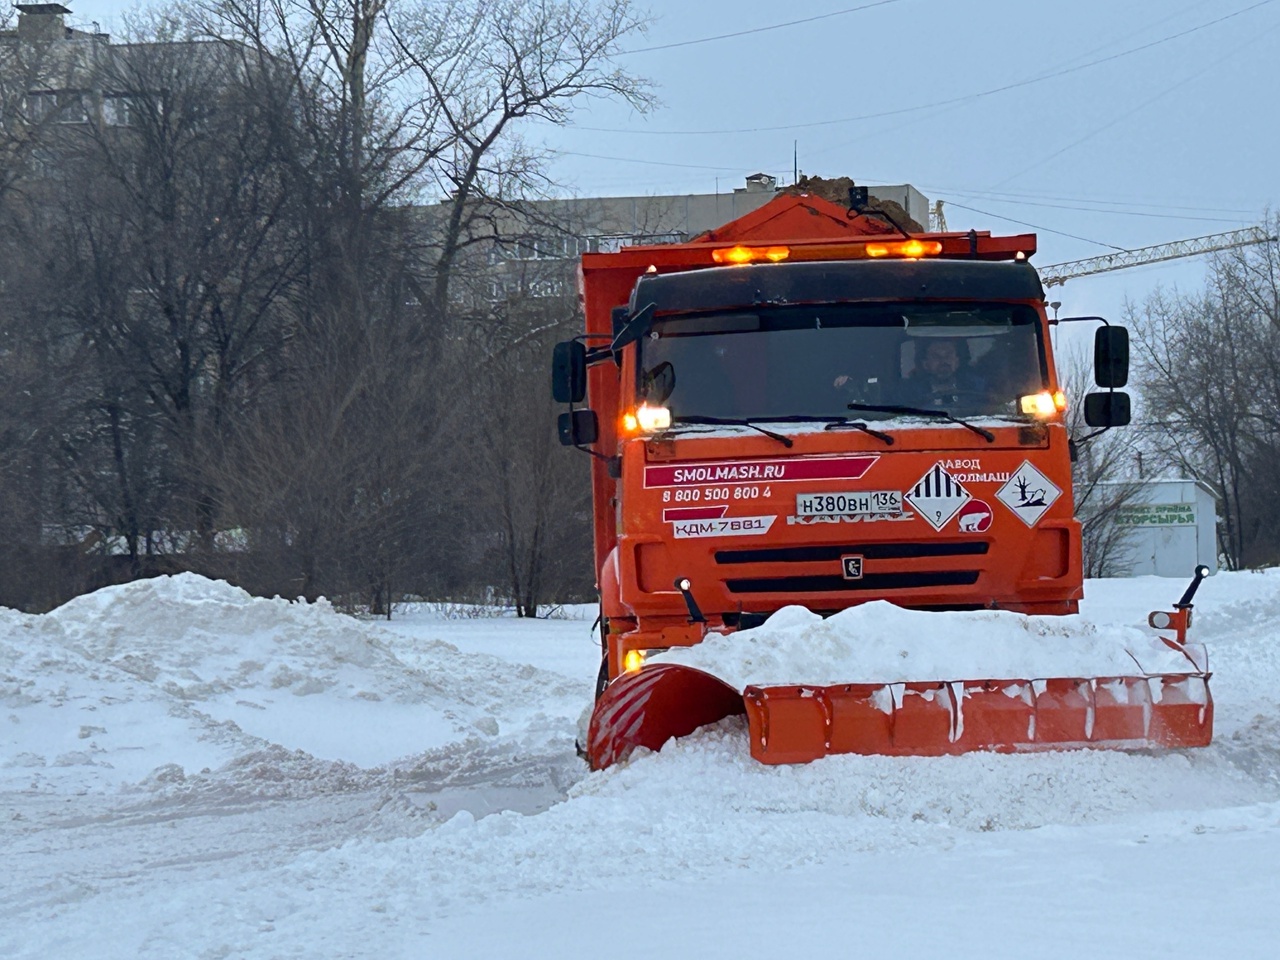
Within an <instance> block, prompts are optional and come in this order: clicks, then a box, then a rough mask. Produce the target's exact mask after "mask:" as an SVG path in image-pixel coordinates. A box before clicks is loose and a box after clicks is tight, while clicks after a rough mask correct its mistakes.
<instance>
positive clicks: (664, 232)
mask: <svg viewBox="0 0 1280 960" xmlns="http://www.w3.org/2000/svg"><path fill="white" fill-rule="evenodd" d="M782 189H787V188H785V187H779V186H778V183H777V181H776V179H775V178H774V177H771V176H769V175H768V174H764V173H756V174H752V175H751V176H748V177H747V178H746V182H745V185H744V186H741V187H737V188H735V189H733V190H732V191H729V192H727V193H702V194H677V195H663V196H647V197H646V196H634V197H573V198H565V199H556V200H538V201H526V202H522V203H519V204H515V205H512V207H511V208H510V210H508V211H506V212H505V214H504V215H501V216H499V217H497V218H495V223H496V226H495V227H494V234H495V236H496V237H497V239H495V240H494V241H493V242H491V243H489V244H486V245H484V246H483V249H484V251H485V265H484V269H483V270H482V271H481V273H480V275H481V276H482V277H483V280H482V282H481V284H480V289H479V290H477V291H476V292H477V293H478V294H479V296H480V297H482V298H484V299H489V300H502V299H506V298H507V297H510V296H514V295H525V296H535V297H538V296H558V295H562V294H566V293H571V292H572V289H573V288H572V284H573V270H572V265H573V262H574V261H575V260H576V259H577V258H578V256H580V255H581V254H583V253H609V252H613V251H615V250H617V249H619V248H620V247H623V246H628V245H636V244H655V243H683V242H685V241H688V240H690V239H692V238H693V237H696V236H698V235H699V234H702V233H705V232H707V231H708V230H714V229H715V228H716V227H719V226H721V225H723V224H725V223H728V222H729V221H731V220H736V219H737V218H738V217H741V216H744V215H746V214H748V213H750V212H751V211H753V210H755V209H757V208H758V207H761V206H763V205H764V204H765V203H767V202H768V201H770V200H772V199H773V198H774V196H776V195H777V193H778V191H779V190H782ZM869 190H870V194H871V197H872V198H873V199H875V200H880V201H892V202H894V203H896V204H898V206H899V207H901V208H902V210H903V211H905V212H906V214H907V216H908V217H910V218H911V219H912V220H914V221H915V222H916V223H917V224H927V223H928V222H929V201H928V199H927V198H926V197H925V196H924V195H923V194H922V193H921V192H920V191H919V190H917V189H916V188H915V187H913V186H911V185H910V184H901V185H898V186H880V187H871V188H869ZM447 205H448V202H447V201H446V202H445V203H443V204H440V205H438V207H437V209H440V208H447ZM428 216H429V215H428ZM459 295H460V296H464V295H465V294H463V293H462V291H461V290H460V291H459Z"/></svg>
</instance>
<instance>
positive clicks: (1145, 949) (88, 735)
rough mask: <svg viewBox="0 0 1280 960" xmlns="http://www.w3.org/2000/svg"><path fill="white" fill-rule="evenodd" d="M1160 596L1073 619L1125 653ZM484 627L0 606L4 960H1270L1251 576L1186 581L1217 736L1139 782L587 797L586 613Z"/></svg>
mask: <svg viewBox="0 0 1280 960" xmlns="http://www.w3.org/2000/svg"><path fill="white" fill-rule="evenodd" d="M1182 586H1183V584H1182V583H1180V582H1176V581H1168V580H1158V579H1155V578H1144V579H1138V580H1123V581H1096V582H1091V583H1090V584H1089V585H1088V588H1087V589H1088V597H1089V599H1088V600H1087V602H1086V605H1085V610H1084V615H1085V617H1086V619H1087V620H1089V621H1092V622H1093V623H1094V624H1104V625H1114V626H1120V627H1125V628H1133V630H1129V629H1126V631H1125V633H1126V635H1128V636H1131V637H1136V636H1138V634H1137V633H1135V632H1134V630H1136V629H1138V628H1141V625H1142V624H1143V623H1144V622H1145V617H1146V613H1147V611H1148V610H1150V609H1156V608H1164V607H1166V606H1167V605H1168V604H1169V603H1170V602H1171V601H1172V600H1173V599H1175V598H1176V596H1177V595H1178V593H1179V592H1180V591H1181V589H1182ZM482 612H483V611H466V610H459V609H453V610H448V611H440V610H433V609H429V608H424V609H421V610H415V611H411V612H409V613H407V614H406V615H405V616H403V617H401V618H399V619H397V620H394V621H392V622H391V623H371V622H363V621H356V620H353V619H350V618H347V617H344V616H341V615H339V614H337V613H335V612H334V611H333V610H331V609H330V608H329V607H328V606H327V605H324V604H317V605H314V606H305V605H298V604H290V603H285V602H283V601H264V600H255V599H251V598H249V597H248V596H247V595H245V594H243V593H241V592H240V591H238V590H235V589H233V588H231V587H228V586H227V585H226V584H221V583H213V582H210V581H206V580H202V579H200V578H198V577H194V576H179V577H174V578H165V579H160V580H152V581H146V582H142V583H135V584H130V585H127V586H124V587H118V588H113V589H110V590H104V591H101V592H99V593H97V594H94V595H92V596H88V597H83V598H80V599H78V600H76V601H73V602H72V603H69V604H67V605H66V606H64V607H62V608H60V609H59V610H56V611H54V612H53V613H51V614H48V615H45V616H40V617H31V616H25V615H23V614H19V613H15V612H13V611H7V610H0V857H2V858H3V860H4V863H5V865H6V869H5V870H4V873H3V879H0V956H3V957H6V958H7V957H14V958H18V957H40V958H51V957H53V958H64V957H65V958H74V957H85V958H89V957H92V958H104V957H121V958H124V957H155V958H172V957H194V958H214V957H218V958H221V957H253V958H259V957H261V958H266V957H323V958H326V960H328V958H337V957H369V958H379V960H383V958H400V957H405V958H410V957H412V958H418V957H440V958H455V957H457V958H463V957H485V958H496V957H520V958H553V957H554V958H560V957H588V956H590V957H594V956H610V957H622V958H631V957H686V956H688V957H693V956H699V957H706V956H724V955H729V954H730V952H731V951H732V952H733V953H734V954H739V953H752V952H755V951H759V950H762V949H763V950H768V951H772V952H773V953H774V954H775V955H780V956H793V955H804V954H805V953H807V952H809V951H820V952H821V953H822V954H834V955H837V956H855V955H864V954H866V955H878V956H898V955H902V956H908V955H913V954H920V953H923V952H928V953H931V954H932V953H938V954H941V955H945V956H948V957H983V958H988V957H992V956H1030V957H1064V958H1065V957H1072V958H1075V957H1078V956H1089V957H1095V958H1108V957H1125V958H1126V960H1128V958H1132V957H1142V956H1164V957H1197V958H1203V957H1215V956H1230V957H1233V958H1239V957H1263V956H1267V957H1269V956H1271V955H1273V954H1274V952H1275V949H1276V948H1275V944H1276V942H1277V940H1278V939H1280V919H1278V918H1280V908H1277V904H1280V866H1278V865H1280V572H1270V573H1241V574H1223V575H1219V576H1216V577H1214V578H1212V579H1210V580H1209V581H1207V582H1206V583H1205V584H1204V586H1203V587H1202V588H1201V592H1200V595H1199V596H1198V597H1197V605H1196V615H1197V620H1196V624H1195V630H1194V632H1195V635H1196V639H1197V640H1200V641H1203V642H1204V643H1205V644H1206V645H1207V646H1208V648H1209V653H1210V662H1211V666H1212V668H1213V670H1214V679H1213V690H1214V695H1215V700H1216V704H1217V736H1216V740H1215V743H1214V745H1213V746H1211V747H1209V748H1208V749H1205V750H1201V751H1186V752H1175V753H1170V754H1163V755H1142V754H1137V755H1129V754H1117V753H1107V752H1076V753H1063V754H1040V755H1028V756H996V755H986V754H970V755H967V756H962V757H952V758H937V759H888V758H883V757H850V756H843V757H831V758H828V759H826V760H823V761H819V762H817V763H813V764H809V765H805V766H797V767H765V766H762V765H758V764H755V763H753V762H752V761H751V760H750V758H749V756H748V754H747V749H746V744H745V742H744V738H743V734H742V730H741V728H740V727H739V726H738V725H737V722H736V721H727V722H726V723H725V724H723V725H722V726H721V727H720V728H717V729H713V730H708V731H703V732H701V733H699V734H698V735H695V736H694V737H691V738H689V739H687V740H685V741H683V742H680V743H677V744H672V745H669V746H668V747H667V748H666V749H665V750H663V751H662V752H661V753H659V754H647V755H642V756H638V757H636V758H634V759H633V760H632V761H631V762H629V763H627V764H624V765H621V766H619V767H616V768H613V769H611V770H608V771H605V772H603V773H595V774H589V773H588V772H587V771H586V769H585V768H584V767H583V766H582V765H581V764H580V762H579V761H578V760H577V758H576V757H575V755H574V750H573V738H574V734H575V726H576V722H577V719H578V715H579V714H580V712H581V710H582V708H583V705H584V704H585V703H586V702H587V701H588V699H589V697H590V695H591V690H592V686H593V681H594V677H595V669H596V665H597V662H598V649H597V647H596V645H595V642H594V639H593V634H592V630H591V618H592V617H593V616H594V611H593V610H588V609H585V608H582V609H577V610H572V611H570V612H569V615H568V616H566V617H565V618H564V619H551V620H542V621H536V622H529V621H525V622H521V621H518V620H515V619H513V618H494V617H484V616H467V614H468V613H472V614H475V613H482ZM859 616H860V617H861V618H862V620H859V617H854V616H851V617H849V620H850V622H851V623H852V622H855V621H856V622H861V623H864V625H869V626H874V622H873V621H874V620H875V619H876V617H879V616H881V614H880V613H877V612H876V611H870V612H868V613H864V614H861V615H859ZM794 626H795V629H796V630H798V631H799V632H801V633H802V632H803V630H805V629H810V630H812V629H813V627H814V625H812V624H808V625H806V624H803V623H799V622H797V624H796V625H794ZM990 626H991V625H990V624H987V625H986V627H985V628H986V629H989V628H990ZM975 629H983V627H982V625H981V624H979V627H977V628H975ZM935 655H936V651H933V652H931V653H929V656H935ZM793 679H794V678H793Z"/></svg>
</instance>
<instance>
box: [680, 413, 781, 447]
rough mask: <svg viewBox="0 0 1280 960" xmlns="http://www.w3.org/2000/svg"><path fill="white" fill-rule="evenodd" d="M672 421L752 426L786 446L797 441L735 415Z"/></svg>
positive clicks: (777, 418) (710, 424)
mask: <svg viewBox="0 0 1280 960" xmlns="http://www.w3.org/2000/svg"><path fill="white" fill-rule="evenodd" d="M759 419H761V420H768V421H770V422H776V421H777V420H779V419H781V420H784V421H785V420H786V419H787V418H785V417H780V418H779V417H760V418H759ZM671 422H672V423H702V424H707V425H709V426H726V427H750V428H751V429H752V430H758V431H760V432H761V433H763V434H764V435H765V436H766V437H770V438H772V439H774V440H777V441H778V442H779V443H780V444H782V445H783V446H784V447H794V446H795V441H793V440H792V439H791V438H790V437H784V436H783V435H782V434H780V433H774V432H773V431H772V430H766V429H765V428H764V427H762V426H760V425H759V424H757V423H752V422H751V421H750V420H738V419H734V418H733V417H672V418H671Z"/></svg>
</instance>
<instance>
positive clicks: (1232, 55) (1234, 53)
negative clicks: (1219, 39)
mask: <svg viewBox="0 0 1280 960" xmlns="http://www.w3.org/2000/svg"><path fill="white" fill-rule="evenodd" d="M1264 2H1267V3H1270V2H1271V0H1264ZM1277 27H1280V24H1276V25H1273V26H1271V27H1269V28H1268V29H1266V30H1263V31H1262V32H1261V33H1259V34H1257V35H1256V36H1255V37H1254V38H1253V39H1252V40H1249V41H1248V42H1246V43H1243V44H1241V45H1239V46H1236V47H1232V49H1231V50H1230V51H1228V52H1227V53H1226V54H1225V55H1224V56H1221V57H1219V58H1218V59H1217V60H1214V61H1212V62H1210V63H1209V64H1208V65H1207V66H1206V67H1205V68H1204V69H1203V70H1197V71H1196V72H1195V73H1193V74H1191V76H1189V77H1187V78H1186V79H1184V80H1180V81H1178V82H1177V83H1175V84H1174V85H1173V86H1171V87H1165V88H1164V89H1163V90H1161V91H1160V92H1159V93H1157V94H1156V95H1155V96H1153V97H1149V98H1147V99H1146V100H1143V101H1142V102H1141V103H1140V104H1138V105H1137V106H1136V107H1134V108H1133V109H1131V110H1126V111H1125V112H1124V113H1122V114H1120V115H1119V116H1118V117H1114V118H1112V119H1111V120H1108V121H1107V122H1106V123H1104V124H1103V125H1102V126H1100V127H1096V128H1095V129H1093V130H1091V131H1089V132H1088V133H1086V134H1085V135H1084V136H1083V137H1079V138H1078V139H1076V140H1072V141H1071V142H1070V143H1068V144H1067V145H1066V146H1065V147H1062V148H1060V149H1058V150H1055V151H1054V152H1053V153H1051V154H1049V155H1048V156H1044V157H1041V158H1040V159H1039V160H1037V161H1036V162H1035V163H1033V164H1031V165H1030V166H1027V167H1024V168H1023V169H1021V170H1019V171H1018V172H1017V173H1014V174H1010V175H1009V176H1007V177H1005V178H1004V179H1003V180H1001V181H1000V182H999V183H995V184H992V189H995V188H996V187H1002V186H1004V185H1005V184H1006V183H1008V182H1009V181H1011V180H1016V179H1017V178H1018V177H1020V176H1022V175H1023V174H1025V173H1030V172H1031V171H1032V170H1034V169H1036V167H1040V166H1043V165H1044V164H1046V163H1048V162H1049V161H1050V160H1053V159H1054V158H1055V157H1059V156H1061V155H1062V154H1064V153H1066V152H1067V151H1068V150H1072V149H1074V148H1075V147H1078V146H1080V144H1082V143H1084V142H1085V141H1086V140H1089V139H1092V138H1093V137H1096V136H1097V135H1098V134H1100V133H1102V131H1104V130H1109V129H1110V128H1111V127H1114V126H1115V125H1116V124H1117V123H1119V122H1120V121H1121V120H1127V119H1128V118H1129V117H1131V116H1133V115H1134V114H1135V113H1138V112H1139V111H1140V110H1145V109H1146V108H1147V107H1149V106H1151V104H1153V103H1155V102H1156V101H1157V100H1160V99H1161V98H1163V97H1167V96H1168V95H1169V94H1171V93H1173V92H1174V91H1175V90H1178V89H1180V88H1182V87H1185V86H1186V85H1187V84H1189V83H1191V81H1193V80H1198V79H1199V78H1200V77H1202V76H1204V75H1205V74H1206V73H1208V72H1209V71H1210V70H1212V69H1213V68H1214V67H1216V66H1218V65H1219V64H1221V63H1224V62H1225V61H1227V60H1232V59H1236V58H1238V57H1239V55H1240V51H1241V50H1244V49H1245V48H1247V47H1251V46H1253V45H1254V44H1255V43H1257V42H1258V41H1260V40H1262V39H1264V38H1266V37H1267V36H1268V35H1269V34H1272V33H1274V32H1275V31H1276V29H1277Z"/></svg>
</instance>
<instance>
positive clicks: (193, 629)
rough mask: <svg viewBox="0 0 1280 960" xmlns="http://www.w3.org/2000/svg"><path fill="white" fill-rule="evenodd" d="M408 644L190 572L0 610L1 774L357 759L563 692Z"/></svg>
mask: <svg viewBox="0 0 1280 960" xmlns="http://www.w3.org/2000/svg"><path fill="white" fill-rule="evenodd" d="M409 644H410V642H409V641H407V640H405V639H404V638H402V637H399V636H397V635H396V634H394V633H391V632H388V631H385V630H382V629H381V628H380V627H378V626H377V625H373V624H369V623H363V622H361V621H359V620H356V619H354V618H352V617H348V616H345V615H342V614H339V613H338V612H336V611H335V610H333V608H332V607H331V606H330V605H329V604H328V603H327V602H325V601H320V602H318V603H315V604H305V603H290V602H287V601H284V600H280V599H275V600H263V599H258V598H254V597H252V596H250V595H249V594H247V593H245V592H244V591H243V590H240V589H238V588H236V587H233V586H231V585H229V584H227V583H224V582H221V581H211V580H208V579H205V578H203V577H200V576H197V575H195V574H180V575H177V576H173V577H160V578H156V579H151V580H141V581H136V582H134V583H130V584H125V585H123V586H118V587H110V588H107V589H104V590H99V591H97V592H95V593H92V594H89V595H86V596H83V597H79V598H77V599H75V600H72V601H71V602H69V603H67V604H65V605H63V606H62V607H60V608H58V609H57V610H54V611H53V612H51V613H49V614H46V615H44V616H27V615H24V614H20V613H17V612H15V611H11V610H4V609H0V711H2V712H0V717H4V716H7V718H8V722H7V723H4V724H3V725H0V785H3V784H4V783H6V782H8V783H11V784H20V785H23V786H30V785H32V784H34V785H42V784H48V783H51V782H52V781H55V780H57V781H66V780H67V778H68V777H69V776H71V777H72V778H73V779H74V776H75V775H73V773H72V771H71V769H70V768H77V769H78V770H79V774H78V776H79V777H80V782H82V783H83V784H84V785H86V786H95V787H102V786H119V785H121V784H123V783H130V782H139V781H141V780H143V779H146V778H152V779H155V778H156V777H159V778H161V779H162V780H163V779H167V780H168V781H171V782H177V781H180V780H181V779H182V777H183V776H184V775H186V774H189V773H191V772H192V770H193V769H194V770H196V771H199V770H203V769H205V768H217V767H219V766H222V765H224V764H229V763H231V761H233V760H236V759H239V761H240V764H239V765H240V767H242V768H245V769H249V768H254V769H256V768H257V767H256V766H255V764H256V761H255V760H254V759H253V758H257V757H264V756H265V757H270V758H275V759H277V760H278V759H279V757H280V756H281V755H289V754H290V753H292V752H294V751H304V752H305V754H307V755H309V756H310V757H314V758H319V759H322V760H327V761H331V762H332V763H337V764H341V765H342V766H343V767H344V768H350V767H352V765H354V766H355V767H371V766H375V765H379V764H385V763H387V762H389V761H391V760H394V759H396V758H399V757H405V756H408V755H417V754H420V753H422V752H423V751H427V750H430V749H433V748H440V747H441V746H443V745H447V744H453V743H462V742H473V741H484V740H486V739H491V738H494V737H497V736H499V735H500V734H501V733H502V732H503V730H504V728H514V729H517V730H518V729H521V728H523V727H525V726H526V725H527V724H529V723H530V722H531V721H532V720H536V719H537V718H538V717H539V716H540V715H541V714H542V713H543V712H544V710H545V707H544V703H545V701H546V700H547V699H548V698H550V699H552V700H553V701H554V700H556V699H558V698H560V697H562V696H563V695H564V693H565V690H566V688H572V689H575V690H576V689H577V688H576V685H574V684H572V683H569V682H567V681H566V680H565V678H563V677H559V676H557V675H555V674H551V673H547V672H544V671H540V670H537V669H535V668H533V667H530V666H524V665H518V664H512V663H511V662H509V661H504V660H499V659H497V658H494V657H489V656H483V655H474V654H465V653H462V652H461V651H459V650H458V649H457V648H456V647H454V646H452V645H451V644H448V643H443V642H440V641H433V640H428V639H416V640H414V641H412V658H411V659H412V660H413V664H412V665H409V664H407V663H406V662H405V661H404V660H403V659H401V658H400V657H399V656H397V652H396V647H397V646H409ZM245 758H249V759H248V760H246V759H245ZM304 765H305V764H304ZM294 766H296V764H294ZM303 773H304V775H306V776H310V775H311V773H312V772H311V771H310V770H309V769H308V770H307V771H303Z"/></svg>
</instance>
